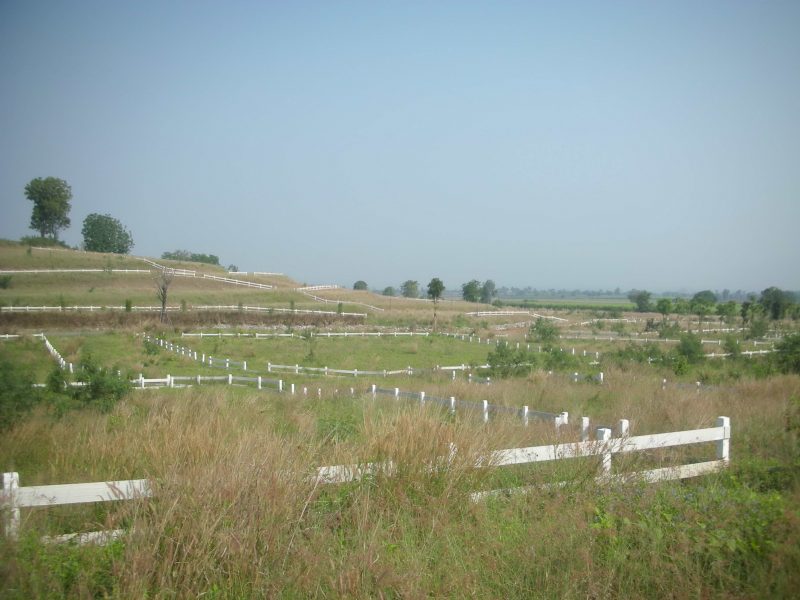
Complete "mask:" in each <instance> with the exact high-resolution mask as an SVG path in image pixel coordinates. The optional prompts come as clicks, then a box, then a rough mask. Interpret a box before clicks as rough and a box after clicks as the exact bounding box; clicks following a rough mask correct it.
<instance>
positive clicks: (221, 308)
mask: <svg viewBox="0 0 800 600" xmlns="http://www.w3.org/2000/svg"><path fill="white" fill-rule="evenodd" d="M124 310H127V308H126V307H125V306H0V312H10V313H18V312H96V311H124ZM166 310H167V311H168V312H178V311H182V310H184V308H183V307H182V306H177V305H175V306H167V307H166ZM186 310H197V311H217V312H237V311H241V312H259V313H282V314H283V313H291V314H307V315H343V316H347V317H362V318H364V317H366V316H367V314H366V313H354V312H333V311H329V310H313V309H307V310H304V309H299V308H274V307H270V306H245V305H242V306H239V305H236V304H231V305H217V306H208V305H199V306H187V307H186ZM131 311H132V312H161V307H160V306H132V307H131Z"/></svg>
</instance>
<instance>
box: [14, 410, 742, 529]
mask: <svg viewBox="0 0 800 600" xmlns="http://www.w3.org/2000/svg"><path fill="white" fill-rule="evenodd" d="M597 438H598V439H597V441H592V442H574V443H565V444H554V445H548V446H531V447H528V448H510V449H505V450H495V451H493V452H490V453H489V454H487V455H485V456H481V457H478V458H477V459H476V461H475V463H474V466H475V467H476V468H487V467H492V468H497V467H503V466H508V465H521V464H531V463H537V462H545V461H553V460H564V459H570V458H578V457H593V456H597V457H600V458H601V462H600V471H601V473H600V475H599V476H598V477H597V481H598V482H599V483H607V482H623V483H624V482H628V481H636V480H639V481H645V482H658V481H668V480H674V479H685V478H688V477H697V476H700V475H705V474H708V473H713V472H716V471H719V470H721V469H723V468H725V467H726V466H727V465H728V464H729V462H730V439H731V424H730V419H729V418H728V417H718V418H717V422H716V426H715V427H710V428H707V429H695V430H691V431H675V432H670V433H656V434H649V435H640V436H633V437H631V436H628V435H627V434H626V433H625V432H623V433H622V434H621V435H620V437H618V438H612V437H611V430H610V429H607V428H600V429H598V432H597ZM710 442H713V443H715V444H716V455H717V456H716V458H717V459H716V460H713V461H706V462H701V463H693V464H684V465H677V466H672V467H662V468H658V469H650V470H646V471H638V472H627V473H617V474H612V458H613V456H614V455H615V454H623V453H628V452H637V451H641V450H655V449H662V448H669V447H675V446H685V445H693V444H703V443H710ZM457 451H458V450H457V448H456V447H454V446H451V448H450V454H449V456H447V457H442V459H440V460H438V461H436V463H435V464H434V465H431V466H430V470H436V469H438V468H442V467H445V468H446V466H447V465H448V464H449V463H450V462H451V461H452V459H453V458H454V456H455V454H456V452H457ZM395 471H396V466H395V463H393V462H392V461H386V462H381V463H364V464H352V465H334V466H325V467H317V468H316V469H315V470H314V472H315V474H314V476H313V477H312V478H311V481H313V482H315V483H318V484H336V483H344V482H348V481H353V480H356V479H360V478H362V477H363V476H365V475H367V474H376V473H385V474H386V475H389V476H391V475H392V474H393V473H394V472H395ZM531 489H532V488H514V489H508V490H490V491H481V492H475V493H473V494H471V499H472V500H473V501H480V500H483V499H485V498H487V497H492V496H498V495H507V494H515V493H526V492H528V491H530V490H531ZM152 496H153V491H152V486H151V484H150V482H149V480H146V479H134V480H129V481H107V482H97V483H77V484H66V485H65V484H60V485H45V486H31V487H20V485H19V474H18V473H3V493H2V498H1V499H0V500H2V505H3V509H4V510H3V512H4V517H5V518H4V526H5V527H4V529H5V535H6V537H8V538H11V539H16V538H17V537H18V536H19V529H20V525H21V516H20V510H21V509H23V508H33V507H42V506H59V505H65V504H76V503H95V502H109V501H118V500H132V499H138V498H149V497H152ZM123 533H124V531H122V530H113V531H96V532H91V533H84V534H67V535H62V536H58V537H56V538H46V539H47V540H48V541H55V542H61V541H69V540H73V541H77V542H78V543H86V542H94V543H105V542H107V541H108V540H110V539H113V538H115V537H118V536H120V535H122V534H123Z"/></svg>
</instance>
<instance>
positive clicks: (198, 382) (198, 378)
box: [197, 373, 200, 385]
mask: <svg viewBox="0 0 800 600" xmlns="http://www.w3.org/2000/svg"><path fill="white" fill-rule="evenodd" d="M197 385H200V374H199V373H198V375H197Z"/></svg>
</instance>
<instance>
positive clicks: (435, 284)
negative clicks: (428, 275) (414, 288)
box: [428, 277, 444, 333]
mask: <svg viewBox="0 0 800 600" xmlns="http://www.w3.org/2000/svg"><path fill="white" fill-rule="evenodd" d="M443 292H444V283H442V280H441V279H439V278H438V277H434V278H433V279H431V281H430V283H429V284H428V298H430V299H431V300H433V332H434V333H436V305H437V304H438V302H439V298H441V297H442V293H443Z"/></svg>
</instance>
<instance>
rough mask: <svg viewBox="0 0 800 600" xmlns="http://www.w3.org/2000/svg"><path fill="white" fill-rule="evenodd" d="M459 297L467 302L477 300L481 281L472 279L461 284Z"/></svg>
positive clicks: (479, 294)
mask: <svg viewBox="0 0 800 600" xmlns="http://www.w3.org/2000/svg"><path fill="white" fill-rule="evenodd" d="M461 297H462V298H464V300H466V301H467V302H478V301H479V300H480V299H481V282H480V281H478V280H477V279H473V280H472V281H468V282H467V283H464V284H462V285H461Z"/></svg>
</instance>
